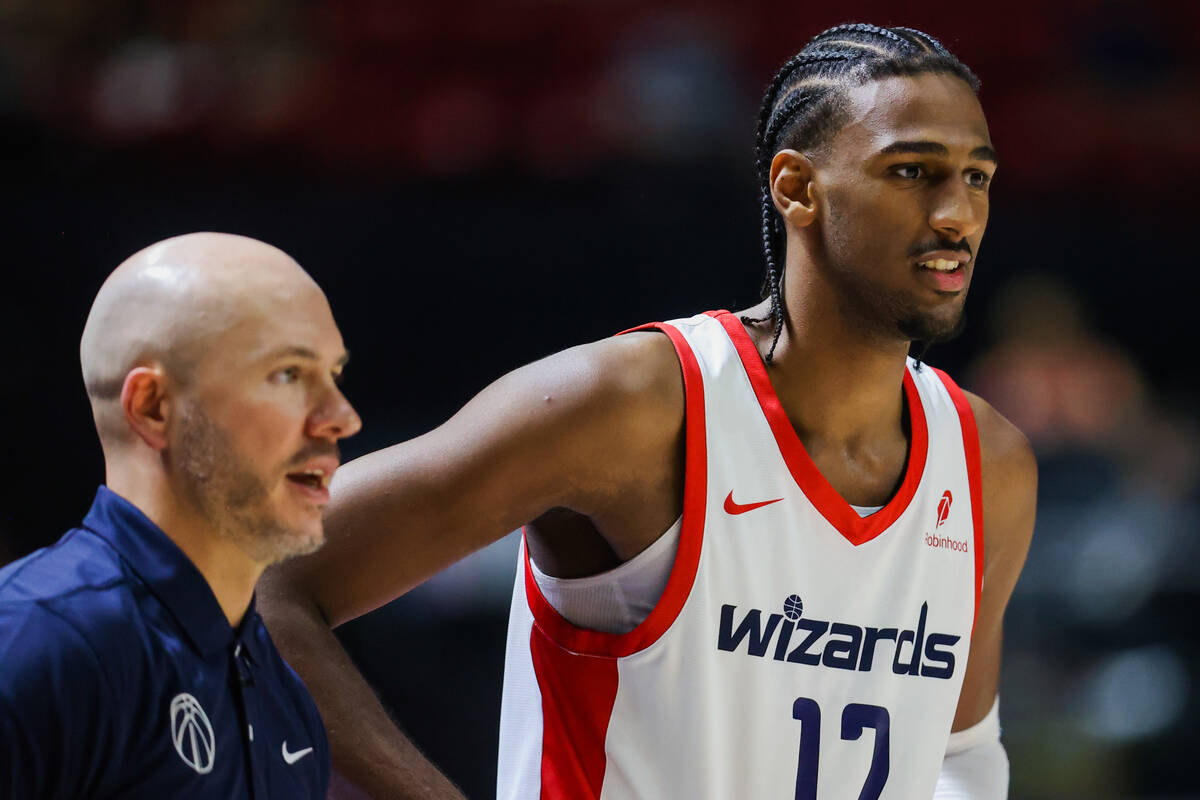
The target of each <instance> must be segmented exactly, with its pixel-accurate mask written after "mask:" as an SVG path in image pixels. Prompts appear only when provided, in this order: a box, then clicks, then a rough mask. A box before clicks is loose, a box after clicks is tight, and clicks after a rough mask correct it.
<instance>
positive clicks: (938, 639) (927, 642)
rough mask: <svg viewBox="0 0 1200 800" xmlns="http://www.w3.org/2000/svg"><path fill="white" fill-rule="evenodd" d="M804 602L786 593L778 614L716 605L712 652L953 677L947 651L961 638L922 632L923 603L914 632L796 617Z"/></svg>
mask: <svg viewBox="0 0 1200 800" xmlns="http://www.w3.org/2000/svg"><path fill="white" fill-rule="evenodd" d="M803 613H804V604H803V603H802V602H801V601H800V596H799V595H794V594H793V595H788V597H787V599H786V600H784V601H783V613H782V614H768V615H767V619H766V624H765V625H764V624H763V614H764V612H763V611H762V610H760V609H757V608H752V609H750V610H749V611H746V612H743V613H742V614H741V619H740V621H737V622H736V623H735V617H736V616H737V614H738V608H737V606H733V605H728V604H726V605H723V606H721V628H720V630H719V631H718V633H717V649H718V650H724V651H725V652H727V653H736V652H738V651H739V650H741V649H742V648H743V647H744V652H745V653H746V654H747V655H751V656H756V657H758V658H766V657H767V655H768V653H769V654H770V657H771V658H772V659H774V660H775V661H787V662H788V663H791V664H808V665H810V666H816V665H818V664H820V665H824V666H826V667H831V668H833V669H848V670H858V671H859V672H870V671H871V670H872V669H873V668H875V666H876V665H877V664H883V665H884V666H882V667H881V669H886V664H887V662H888V660H889V659H890V660H891V666H892V672H894V673H896V674H897V675H915V676H920V677H922V678H949V677H950V676H952V675H953V674H954V652H953V651H952V650H951V649H950V648H951V647H953V646H954V645H955V643H957V642H958V640H959V639H960V638H962V637H960V636H953V635H951V634H948V633H930V634H926V633H925V619H926V617H927V616H928V614H929V604H928V603H922V604H921V615H920V617H919V618H918V619H917V624H916V627H915V629H909V628H903V629H902V628H871V627H866V628H863V627H859V626H858V625H851V624H849V623H846V622H832V623H831V622H827V621H825V620H821V619H812V618H811V617H804V618H803V619H802V618H801V617H802V615H803Z"/></svg>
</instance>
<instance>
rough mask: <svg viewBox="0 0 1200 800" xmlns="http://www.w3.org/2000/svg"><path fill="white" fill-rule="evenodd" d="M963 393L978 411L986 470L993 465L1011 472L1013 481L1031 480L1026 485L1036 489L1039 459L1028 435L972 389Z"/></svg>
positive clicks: (1006, 473) (977, 418)
mask: <svg viewBox="0 0 1200 800" xmlns="http://www.w3.org/2000/svg"><path fill="white" fill-rule="evenodd" d="M963 394H964V395H966V398H967V402H968V403H969V404H970V406H971V411H972V412H973V414H974V415H975V425H976V427H977V428H978V429H979V449H980V456H981V459H982V461H983V464H984V468H985V470H987V468H988V467H991V470H992V471H994V472H996V473H998V474H999V473H1002V474H1004V475H1006V476H1008V477H1009V478H1010V479H1012V482H1013V483H1014V484H1017V485H1018V486H1020V485H1025V484H1028V486H1026V488H1027V489H1029V490H1036V488H1037V460H1036V459H1035V458H1034V454H1033V446H1032V445H1030V443H1029V439H1028V438H1027V437H1026V436H1025V434H1024V433H1022V432H1021V429H1020V428H1018V427H1017V426H1016V425H1014V424H1013V423H1012V422H1010V421H1009V420H1008V419H1007V418H1006V417H1005V416H1004V415H1003V414H1001V413H1000V412H999V411H997V410H996V409H995V408H994V407H993V406H992V404H991V403H989V402H988V401H986V400H984V399H983V398H982V397H980V396H979V395H977V394H975V393H973V392H967V391H964V392H963Z"/></svg>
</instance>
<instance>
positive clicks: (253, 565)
mask: <svg viewBox="0 0 1200 800" xmlns="http://www.w3.org/2000/svg"><path fill="white" fill-rule="evenodd" d="M106 472H107V476H106V479H105V483H106V485H107V486H108V488H109V489H112V490H113V491H114V492H116V493H117V494H119V495H120V496H121V497H123V498H125V499H126V500H128V501H129V502H131V503H133V505H135V506H137V508H138V510H139V511H141V512H142V513H143V514H145V515H146V516H147V517H148V518H149V519H150V521H151V522H153V523H154V524H155V525H157V526H158V527H159V528H160V529H161V530H162V531H163V533H165V534H166V535H167V537H168V538H169V539H170V540H171V541H173V542H174V543H175V544H176V546H178V547H179V549H180V550H182V551H183V554H184V555H185V556H187V558H188V560H189V561H191V562H192V564H193V565H194V566H195V567H196V569H197V570H199V572H200V574H201V575H202V576H203V577H204V580H205V581H206V582H207V583H208V586H209V588H210V589H211V590H212V593H213V595H214V596H215V597H216V599H217V603H218V604H219V605H220V606H221V611H222V612H223V613H224V614H225V618H226V620H228V621H229V624H230V626H231V627H235V628H236V627H237V626H238V625H240V624H241V621H242V618H243V617H244V616H245V614H246V610H247V609H248V608H249V607H250V599H251V597H253V595H254V586H255V584H256V583H257V582H258V578H259V576H261V575H262V572H263V569H264V567H263V566H262V565H260V564H258V563H257V562H255V561H254V560H253V559H251V558H250V557H249V556H248V555H247V554H246V553H245V551H243V550H242V549H241V548H239V547H238V546H237V544H236V543H235V542H234V541H233V540H232V539H230V538H229V537H227V536H224V535H222V534H221V532H220V531H217V530H216V529H214V527H213V525H212V522H211V521H209V520H207V519H205V518H204V516H203V515H202V514H201V513H199V511H198V510H196V509H193V508H191V507H190V506H188V505H187V504H184V503H181V502H180V501H179V500H178V499H177V497H176V495H175V493H174V492H173V491H172V489H171V487H170V486H169V484H168V482H167V480H166V478H165V477H164V476H162V475H161V474H159V475H155V474H153V472H152V471H151V470H149V469H146V468H143V469H138V468H137V466H136V465H134V464H120V465H114V464H113V463H111V462H110V463H109V464H108V465H107V469H106Z"/></svg>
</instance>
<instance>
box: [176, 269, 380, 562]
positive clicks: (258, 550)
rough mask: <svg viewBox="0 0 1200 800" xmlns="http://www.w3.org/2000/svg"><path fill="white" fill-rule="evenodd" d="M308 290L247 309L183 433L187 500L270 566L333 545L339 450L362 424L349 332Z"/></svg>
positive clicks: (201, 372) (181, 426) (195, 389)
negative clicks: (351, 376) (331, 508)
mask: <svg viewBox="0 0 1200 800" xmlns="http://www.w3.org/2000/svg"><path fill="white" fill-rule="evenodd" d="M306 288H307V291H300V292H297V293H295V295H294V296H291V297H289V298H288V299H287V301H286V302H274V303H250V304H249V307H248V310H247V312H246V314H245V315H243V316H241V317H240V322H239V323H238V324H236V325H234V326H232V327H231V328H230V329H229V330H228V331H227V332H226V333H225V334H223V335H222V336H221V337H220V338H219V340H218V341H217V342H216V343H215V346H214V347H213V348H212V349H211V350H210V352H209V353H208V354H207V355H206V356H205V357H204V359H203V361H202V362H201V364H200V365H199V366H198V367H197V370H196V378H195V382H194V384H193V385H192V386H191V387H189V388H188V389H187V391H186V392H185V396H184V397H182V398H181V401H180V406H181V408H180V413H179V414H178V416H177V419H176V420H175V425H174V428H175V430H174V435H173V439H174V451H175V458H174V460H175V462H176V466H177V467H178V473H179V478H180V480H181V482H182V483H183V489H184V491H185V493H186V494H187V495H188V496H189V498H190V499H191V500H192V501H193V503H194V504H195V505H197V506H199V509H200V511H201V512H202V513H204V515H205V516H206V518H207V521H210V522H211V523H213V524H214V525H215V526H216V527H218V528H219V529H220V530H221V531H222V532H223V533H224V534H225V535H227V536H229V537H231V538H232V539H233V540H234V541H235V542H236V543H237V544H238V545H239V546H240V547H241V548H242V550H244V551H245V552H246V553H247V554H248V555H250V556H251V558H252V559H253V560H254V561H256V562H258V563H261V564H270V563H274V562H276V561H279V560H281V559H283V558H287V557H289V556H293V555H300V554H303V553H309V552H312V551H313V550H315V549H317V548H318V547H320V546H321V544H322V543H323V542H324V531H323V527H322V521H321V509H322V507H323V506H324V505H325V504H326V503H327V502H328V501H329V490H328V486H329V480H330V478H331V477H332V476H333V472H334V470H335V469H336V468H337V466H338V463H339V456H338V448H337V442H338V440H339V439H341V438H343V437H345V436H350V435H352V434H354V433H355V432H357V431H358V429H359V428H360V427H361V423H360V421H359V418H358V416H357V414H355V412H354V409H353V408H351V406H350V403H349V402H348V401H347V400H346V398H345V396H344V395H343V394H342V392H341V390H340V389H339V388H338V386H337V381H338V379H339V377H340V375H341V371H342V367H343V365H344V364H345V360H346V352H345V349H344V348H343V346H342V338H341V334H340V333H339V332H338V329H337V326H336V325H335V324H334V321H333V316H332V314H331V313H330V311H329V306H328V303H327V302H326V300H325V297H324V295H323V294H322V293H321V292H320V291H319V290H318V289H316V287H315V286H310V287H306Z"/></svg>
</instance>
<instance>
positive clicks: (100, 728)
mask: <svg viewBox="0 0 1200 800" xmlns="http://www.w3.org/2000/svg"><path fill="white" fill-rule="evenodd" d="M112 697H113V692H112V688H111V686H110V685H109V682H108V679H107V677H106V676H105V673H104V670H103V668H102V664H101V661H100V659H99V657H98V656H97V654H96V652H95V650H94V649H93V648H92V646H91V645H90V644H89V643H88V641H87V639H86V638H85V637H84V636H83V635H82V634H81V633H80V632H79V631H78V630H76V629H75V628H74V627H73V626H72V625H71V624H69V623H68V622H67V621H66V620H64V619H63V618H62V617H60V616H59V615H58V614H56V613H55V612H53V611H51V610H48V609H46V608H44V607H43V606H41V605H38V604H36V603H30V604H20V606H18V607H15V608H13V607H10V608H7V609H6V608H4V607H3V606H0V764H4V766H5V769H3V770H0V796H2V797H23V798H25V797H28V798H68V797H83V796H88V795H90V794H92V793H93V792H94V791H96V790H97V789H98V788H99V784H100V782H101V779H102V776H103V772H104V768H105V763H104V762H105V759H107V758H108V755H107V754H109V753H111V752H112V746H113V743H112V741H111V736H112V728H111V726H109V725H107V724H106V719H108V718H110V708H111V703H112Z"/></svg>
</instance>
